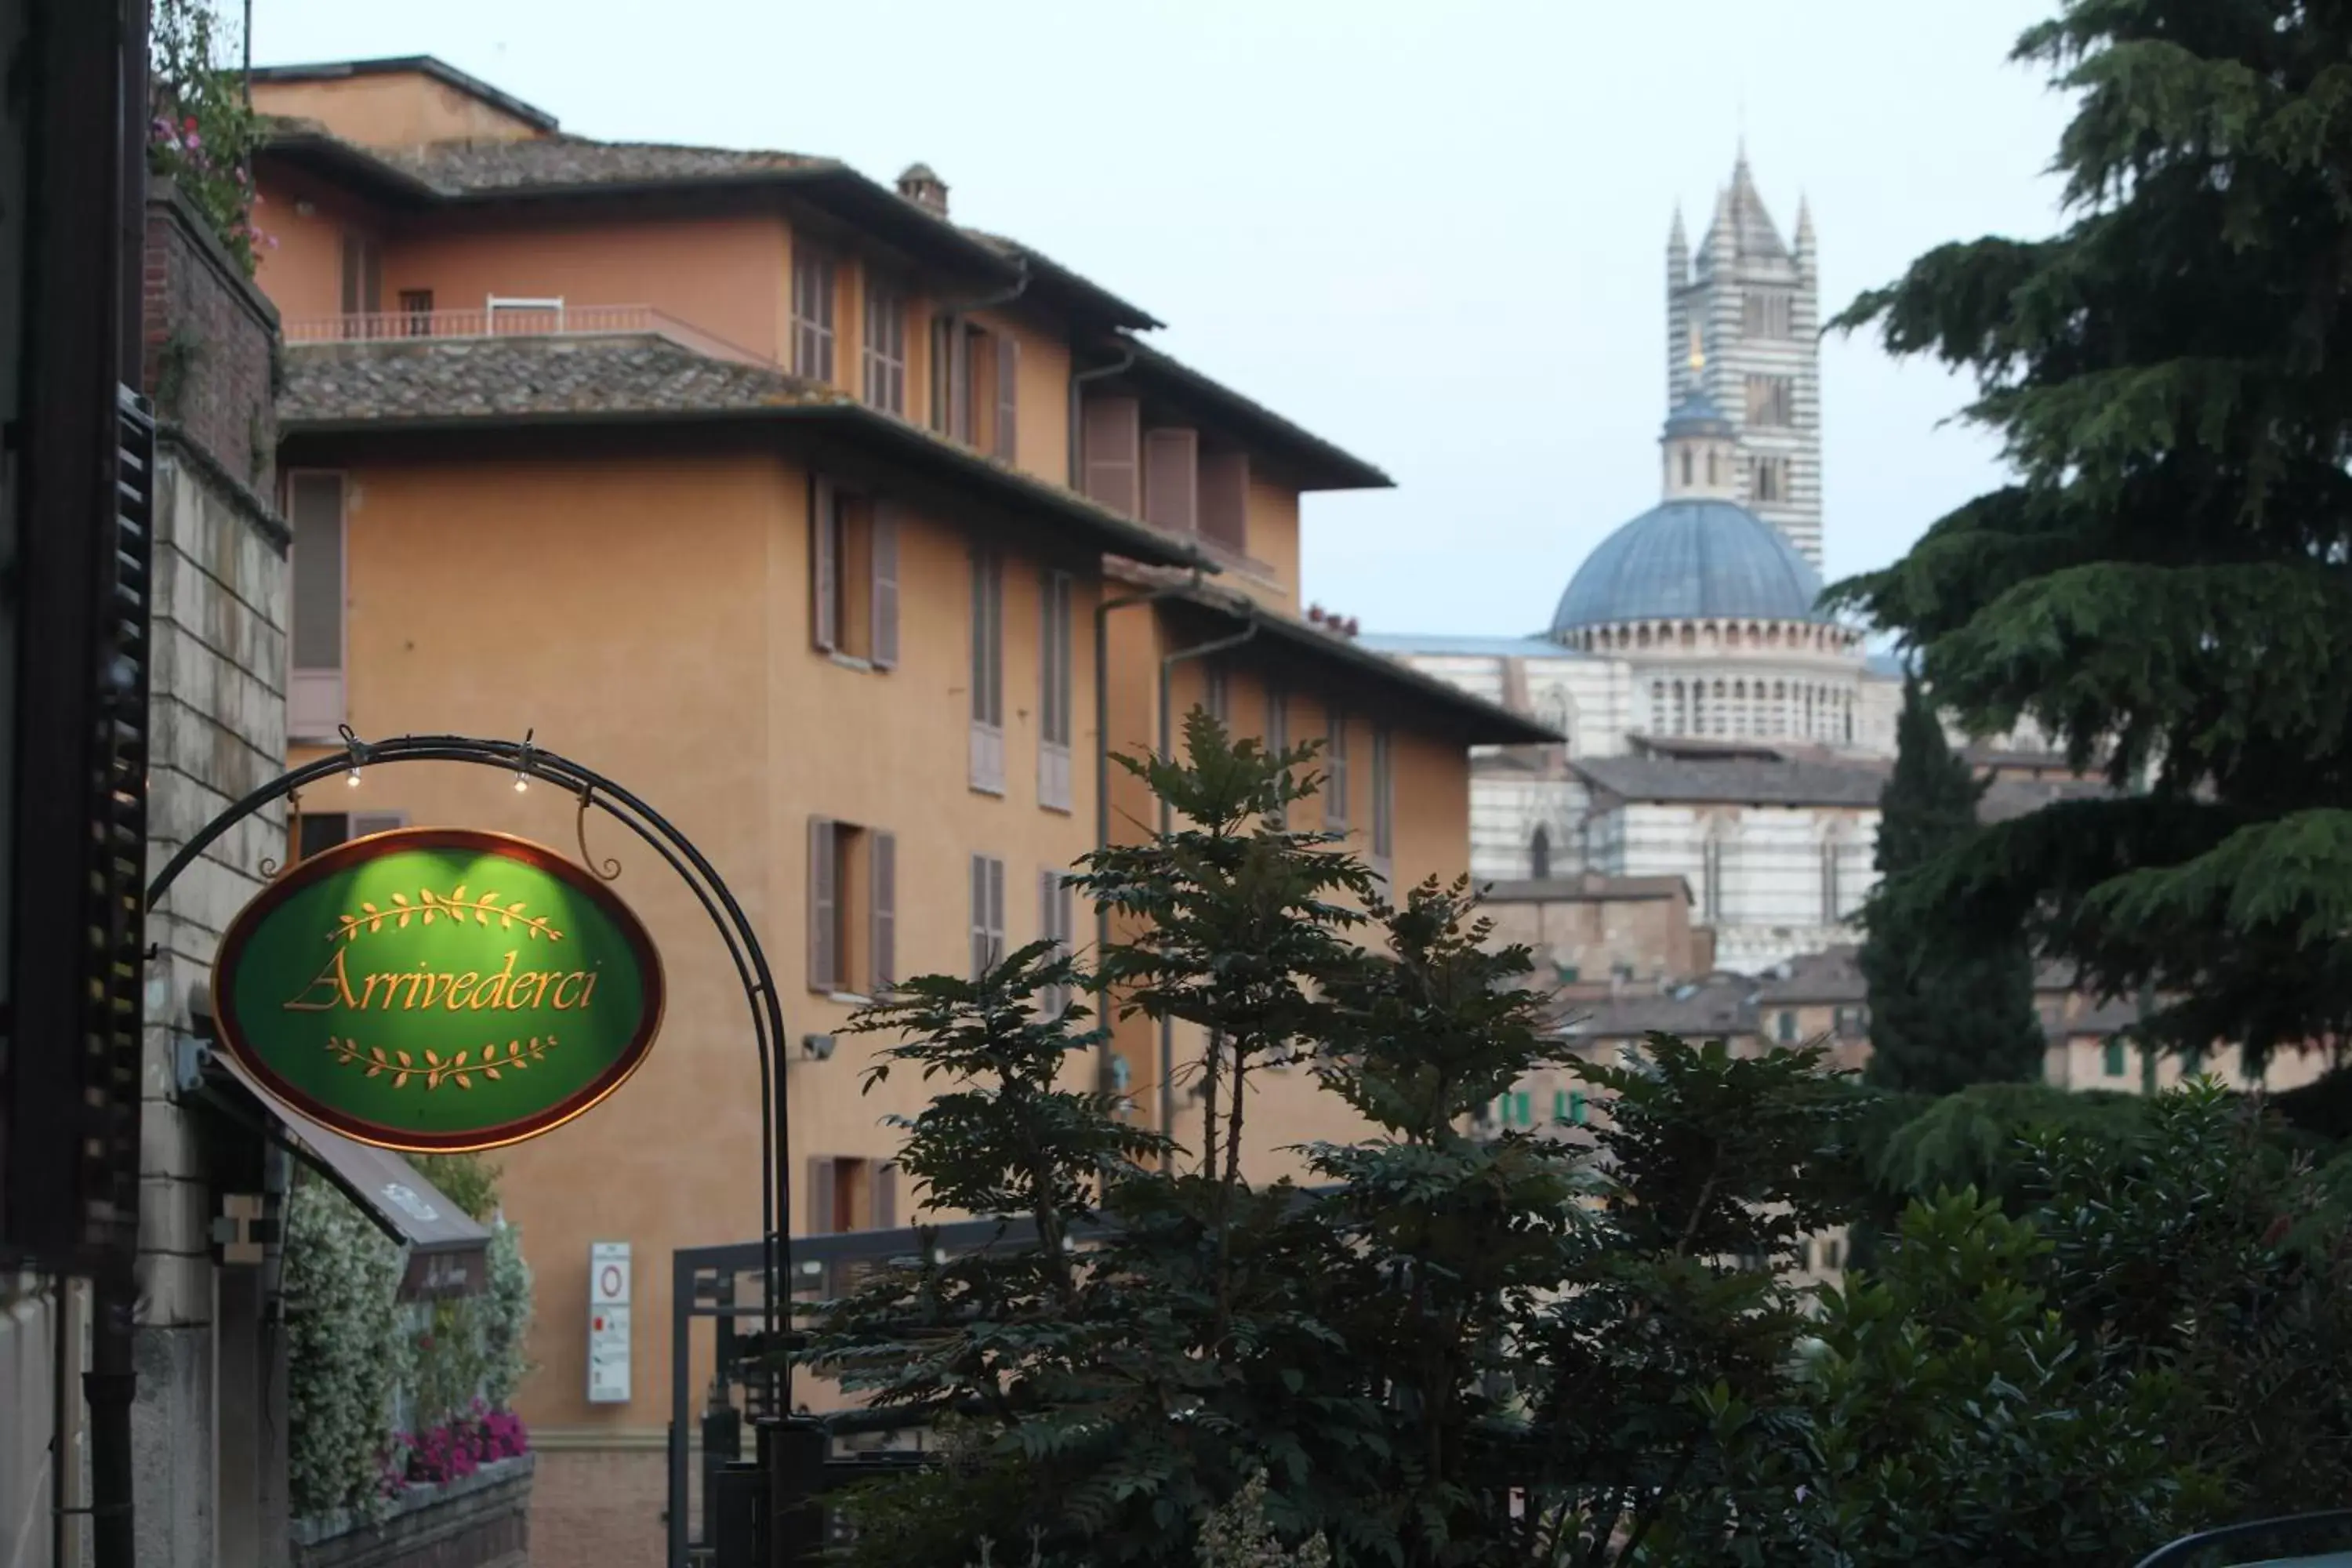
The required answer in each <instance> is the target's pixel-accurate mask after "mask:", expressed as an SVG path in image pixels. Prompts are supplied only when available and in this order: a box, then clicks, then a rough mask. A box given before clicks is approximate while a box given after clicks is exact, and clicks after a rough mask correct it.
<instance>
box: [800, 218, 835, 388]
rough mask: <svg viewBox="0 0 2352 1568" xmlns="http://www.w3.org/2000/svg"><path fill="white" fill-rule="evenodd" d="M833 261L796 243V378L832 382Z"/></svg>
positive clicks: (808, 246)
mask: <svg viewBox="0 0 2352 1568" xmlns="http://www.w3.org/2000/svg"><path fill="white" fill-rule="evenodd" d="M833 340H834V331H833V258H831V257H830V256H827V255H826V254H825V253H824V251H823V250H821V249H819V248H817V247H815V246H814V245H811V244H809V243H808V242H806V241H805V240H803V239H800V238H798V237H795V238H794V239H793V374H794V375H797V376H800V377H802V378H803V379H804V380H807V381H822V382H831V381H832V380H833Z"/></svg>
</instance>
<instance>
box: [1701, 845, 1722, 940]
mask: <svg viewBox="0 0 2352 1568" xmlns="http://www.w3.org/2000/svg"><path fill="white" fill-rule="evenodd" d="M1699 858H1700V864H1699V900H1700V902H1701V903H1702V904H1703V905H1705V907H1706V918H1707V919H1708V920H1709V921H1717V922H1720V921H1722V919H1723V840H1722V839H1720V838H1710V839H1708V840H1707V841H1706V848H1704V849H1703V850H1701V851H1700V852H1699Z"/></svg>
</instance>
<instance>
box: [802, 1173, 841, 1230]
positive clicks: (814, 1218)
mask: <svg viewBox="0 0 2352 1568" xmlns="http://www.w3.org/2000/svg"><path fill="white" fill-rule="evenodd" d="M833 1205H834V1168H833V1156H832V1155H830V1154H813V1155H811V1156H810V1157H809V1163H808V1229H807V1231H806V1232H805V1233H804V1234H806V1235H809V1236H831V1235H832V1234H833V1217H834V1216H833Z"/></svg>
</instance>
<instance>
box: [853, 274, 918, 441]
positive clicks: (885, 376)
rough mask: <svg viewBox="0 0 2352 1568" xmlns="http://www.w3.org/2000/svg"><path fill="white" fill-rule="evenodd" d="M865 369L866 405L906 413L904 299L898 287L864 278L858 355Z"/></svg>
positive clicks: (891, 283)
mask: <svg viewBox="0 0 2352 1568" xmlns="http://www.w3.org/2000/svg"><path fill="white" fill-rule="evenodd" d="M858 357H859V359H860V360H861V361H862V362H863V363H864V364H865V367H866V405H867V406H868V407H871V408H879V409H881V410H882V411H883V412H884V413H886V414H896V415H898V416H901V417H904V416H905V415H906V412H907V297H906V296H905V295H904V294H901V293H900V292H898V285H897V284H895V283H893V282H891V281H890V280H889V279H887V278H880V277H877V276H875V275H874V274H873V273H871V272H869V273H867V274H866V336H865V341H864V343H863V345H862V346H861V347H860V349H859V351H858Z"/></svg>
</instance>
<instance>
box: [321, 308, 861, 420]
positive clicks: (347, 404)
mask: <svg viewBox="0 0 2352 1568" xmlns="http://www.w3.org/2000/svg"><path fill="white" fill-rule="evenodd" d="M839 401H843V399H842V396H841V395H840V394H839V393H836V392H834V391H832V390H831V389H830V388H825V387H819V386H814V385H813V384H809V383H807V382H803V381H797V380H795V379H793V377H791V376H788V375H784V374H782V373H780V372H777V371H774V370H770V369H766V368H763V367H761V366H758V365H751V364H742V363H736V362H733V361H730V360H724V359H717V358H713V357H711V356H709V355H707V354H701V353H696V352H694V351H693V350H691V349H688V348H686V347H684V346H682V345H680V344H677V343H675V342H670V341H668V340H667V339H666V338H663V337H661V336H659V335H658V334H656V333H651V332H643V333H629V334H618V335H614V336H609V337H558V336H551V335H550V336H517V337H497V338H476V339H442V338H424V339H415V340H407V341H404V340H400V339H393V340H390V341H377V342H352V343H319V344H303V345H299V346H296V347H294V348H291V349H290V350H289V352H288V353H287V355H286V382H285V386H284V389H283V391H281V392H280V394H279V395H278V420H279V422H280V423H281V424H284V425H286V426H294V427H299V426H305V425H322V424H346V423H357V422H361V421H399V420H404V419H431V420H436V421H446V420H450V419H466V418H482V419H493V418H515V417H530V416H558V415H597V414H650V413H665V412H667V413H689V412H712V411H725V410H730V409H735V410H750V409H756V408H772V407H778V406H782V405H791V404H803V403H826V402H839Z"/></svg>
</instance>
